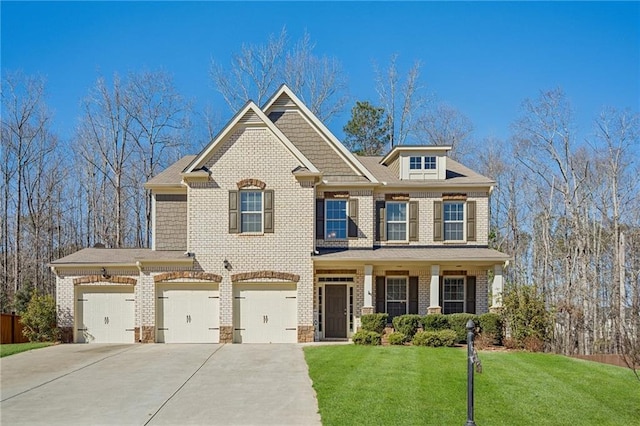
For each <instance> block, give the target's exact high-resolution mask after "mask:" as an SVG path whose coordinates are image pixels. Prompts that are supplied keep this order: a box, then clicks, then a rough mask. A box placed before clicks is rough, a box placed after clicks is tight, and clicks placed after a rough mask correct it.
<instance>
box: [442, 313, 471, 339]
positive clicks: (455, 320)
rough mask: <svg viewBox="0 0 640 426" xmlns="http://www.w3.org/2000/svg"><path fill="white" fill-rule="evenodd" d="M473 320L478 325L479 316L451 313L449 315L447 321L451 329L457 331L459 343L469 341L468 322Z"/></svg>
mask: <svg viewBox="0 0 640 426" xmlns="http://www.w3.org/2000/svg"><path fill="white" fill-rule="evenodd" d="M469 320H472V321H473V322H474V323H475V324H476V326H477V325H478V317H477V316H476V315H473V314H451V315H447V321H448V322H449V327H448V328H450V329H451V330H453V331H455V332H456V335H457V337H456V341H457V342H458V343H462V342H466V341H467V322H468V321H469Z"/></svg>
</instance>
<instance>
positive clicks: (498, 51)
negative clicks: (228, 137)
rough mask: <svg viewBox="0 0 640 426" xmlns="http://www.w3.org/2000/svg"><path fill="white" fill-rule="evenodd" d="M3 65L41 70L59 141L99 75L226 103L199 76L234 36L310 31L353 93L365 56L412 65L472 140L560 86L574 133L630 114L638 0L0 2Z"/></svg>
mask: <svg viewBox="0 0 640 426" xmlns="http://www.w3.org/2000/svg"><path fill="white" fill-rule="evenodd" d="M0 7H1V14H2V33H1V35H2V39H1V43H2V45H1V47H2V56H1V60H2V63H1V66H2V71H3V73H4V72H5V71H7V70H15V69H22V70H23V71H25V72H26V73H39V74H41V75H43V76H45V77H46V79H47V87H48V92H49V98H48V104H49V106H50V108H51V109H52V110H53V111H54V113H55V116H54V120H55V129H56V130H57V132H58V133H59V135H60V136H61V138H62V140H63V141H67V140H69V139H70V138H71V137H72V134H73V129H74V127H75V125H76V123H77V120H78V116H79V113H80V108H79V105H80V101H81V99H82V98H83V97H84V96H86V94H87V91H88V89H89V88H90V87H91V86H92V85H93V84H94V82H95V80H96V78H97V77H98V75H100V74H102V75H105V76H110V75H112V74H113V73H114V72H118V73H120V74H126V73H127V72H129V71H139V70H143V69H147V70H155V69H158V68H162V69H164V70H166V71H168V72H170V73H172V74H173V76H174V78H175V82H176V85H177V87H178V90H179V91H180V92H181V93H182V94H183V95H185V96H186V97H188V98H190V99H192V100H193V101H194V102H195V106H196V108H202V107H203V106H204V105H205V104H209V105H212V106H213V107H214V108H215V109H217V110H219V111H220V112H219V114H220V115H221V116H222V117H229V116H230V115H231V111H229V109H228V108H227V107H226V105H225V104H224V103H223V101H222V99H221V97H220V96H219V95H218V94H217V92H216V91H215V90H214V88H213V86H212V84H211V81H210V79H209V75H208V72H209V68H210V63H211V59H212V58H213V59H215V60H216V61H219V62H221V63H223V64H228V62H229V59H230V57H231V54H232V53H233V52H236V51H238V50H239V48H240V46H241V45H242V43H261V42H264V41H265V40H266V39H267V37H268V35H269V34H271V33H279V32H280V30H281V29H282V28H283V27H286V28H287V32H288V34H289V36H290V37H291V38H292V39H294V40H295V39H297V38H299V37H300V36H301V35H302V34H303V33H304V31H305V30H307V31H308V32H309V33H310V35H311V38H312V40H313V41H315V43H316V48H315V53H316V54H318V55H324V54H326V55H329V56H334V57H336V58H337V59H338V60H339V61H341V63H342V65H343V69H344V71H345V73H346V74H347V76H348V79H349V94H350V97H351V102H350V104H349V105H348V108H346V109H345V112H344V113H343V114H342V115H340V116H337V117H336V118H334V119H333V120H332V121H331V122H330V123H329V128H330V129H331V130H332V131H334V132H335V133H336V135H338V136H339V137H341V136H342V130H341V129H342V127H343V125H344V124H345V122H346V121H347V120H348V118H349V112H348V109H349V108H350V107H351V105H352V104H353V103H354V102H355V100H356V99H357V100H364V99H368V100H371V101H374V102H375V101H376V100H377V96H376V93H375V88H374V81H373V77H374V73H373V67H372V62H373V61H377V62H378V63H380V64H383V65H384V64H386V63H387V62H388V59H389V57H390V56H391V55H392V54H394V53H397V54H398V55H399V62H398V65H399V67H400V69H401V70H406V69H408V67H409V66H410V65H411V64H412V63H413V62H414V61H416V60H419V61H420V62H421V63H422V64H423V67H422V81H423V83H425V84H426V86H427V88H428V90H429V91H430V92H431V93H435V94H437V96H438V97H439V98H440V99H441V100H443V101H446V102H447V103H449V104H451V105H453V106H455V107H456V108H458V109H459V110H460V111H462V112H463V113H464V114H466V115H467V116H468V117H469V118H470V119H471V120H472V121H473V123H474V126H475V133H474V136H475V138H476V139H477V140H482V139H483V138H485V137H487V136H495V137H500V138H507V137H508V136H509V133H510V128H509V127H510V124H511V123H512V122H513V120H514V119H515V118H516V117H517V116H518V113H519V107H520V104H521V103H522V101H523V100H524V99H525V98H534V97H536V96H537V95H538V93H539V91H540V90H545V89H552V88H555V87H562V88H563V89H564V90H565V92H566V93H567V95H568V97H569V98H570V99H571V101H572V105H573V107H574V110H575V114H576V119H577V124H578V126H580V127H581V128H582V132H581V133H582V135H583V136H585V135H587V134H588V133H589V131H590V129H591V122H592V120H593V118H594V117H595V116H597V114H598V113H599V112H600V110H601V109H602V107H603V106H605V105H609V106H615V107H619V108H625V107H627V108H631V109H632V110H634V111H639V110H640V105H639V104H640V3H639V2H627V3H611V2H606V3H605V2H602V3H600V2H588V3H578V2H561V3H546V2H533V3H510V2H500V3H493V2H491V3H489V2H487V3H483V2H482V3H467V2H460V3H439V2H407V3H404V2H402V3H398V2H393V3H391V2H389V3H387V2H374V3H370V2H323V3H320V2H300V3H298V2H278V3H274V2H257V3H255V2H242V3H240V2H237V3H236V2H187V3H174V2H139V3H130V2H105V3H101V2H71V3H61V2H52V3H38V2H26V3H23V2H20V3H14V2H6V1H2V3H1V6H0Z"/></svg>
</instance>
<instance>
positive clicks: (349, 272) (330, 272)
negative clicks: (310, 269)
mask: <svg viewBox="0 0 640 426" xmlns="http://www.w3.org/2000/svg"><path fill="white" fill-rule="evenodd" d="M357 272H358V271H357V270H356V269H316V275H321V274H327V275H355V274H356V273H357Z"/></svg>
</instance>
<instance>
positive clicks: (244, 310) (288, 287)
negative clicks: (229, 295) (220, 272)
mask: <svg viewBox="0 0 640 426" xmlns="http://www.w3.org/2000/svg"><path fill="white" fill-rule="evenodd" d="M233 290H234V294H233V301H234V304H233V323H234V333H233V341H234V342H236V343H295V342H297V341H298V334H297V328H296V324H297V322H298V321H297V301H296V285H295V284H274V283H264V284H238V285H235V286H234V289H233Z"/></svg>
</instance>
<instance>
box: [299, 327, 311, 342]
mask: <svg viewBox="0 0 640 426" xmlns="http://www.w3.org/2000/svg"><path fill="white" fill-rule="evenodd" d="M314 332H315V329H314V327H313V326H312V325H299V326H298V343H310V342H313V340H314Z"/></svg>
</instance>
